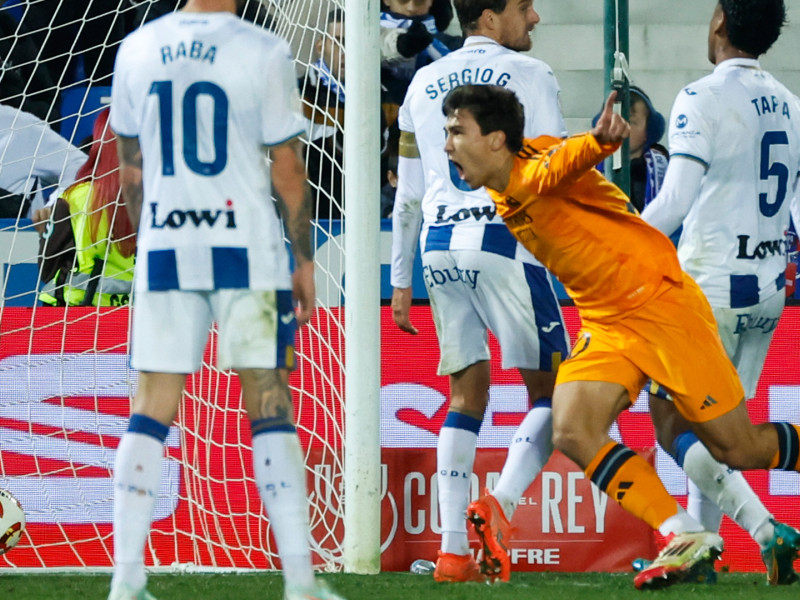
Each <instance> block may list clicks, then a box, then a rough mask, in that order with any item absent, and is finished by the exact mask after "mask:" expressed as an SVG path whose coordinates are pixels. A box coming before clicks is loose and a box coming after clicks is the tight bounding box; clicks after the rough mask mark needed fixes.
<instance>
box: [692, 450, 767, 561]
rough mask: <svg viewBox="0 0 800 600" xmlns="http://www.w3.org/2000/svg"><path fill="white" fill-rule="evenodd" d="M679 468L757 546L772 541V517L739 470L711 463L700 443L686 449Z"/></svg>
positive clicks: (713, 461)
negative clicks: (749, 536) (747, 534)
mask: <svg viewBox="0 0 800 600" xmlns="http://www.w3.org/2000/svg"><path fill="white" fill-rule="evenodd" d="M682 466H683V470H684V471H686V474H687V475H688V476H689V478H690V479H691V480H692V481H693V482H694V483H695V485H696V486H697V488H698V489H699V490H700V491H702V493H703V495H705V496H706V497H707V498H708V499H709V500H711V501H712V502H714V503H715V504H716V505H717V506H719V507H720V509H722V512H724V513H725V514H726V515H728V517H730V518H731V519H732V520H733V521H734V522H735V523H737V524H738V525H739V526H740V527H741V528H742V529H744V530H745V531H747V532H748V533H749V534H750V535H751V536H752V537H753V539H755V541H756V542H757V543H758V544H760V545H761V546H764V545H766V544H767V543H768V542H769V541H770V539H772V533H773V527H772V525H771V523H770V519H771V518H772V515H771V514H770V513H769V511H768V510H767V509H766V507H765V506H764V505H763V504H762V503H761V500H759V498H758V496H756V494H755V492H753V490H752V488H751V487H750V485H749V484H748V483H747V480H746V479H745V478H744V476H743V475H742V474H741V473H740V472H739V471H734V470H733V469H729V468H728V467H727V465H724V464H722V463H719V462H717V461H716V460H714V457H713V456H711V453H710V452H709V451H708V449H707V448H706V447H705V446H704V445H703V444H702V443H700V442H696V443H694V444H692V445H691V446H690V447H689V449H688V450H687V451H686V454H685V456H684V459H683V465H682ZM712 531H714V530H712Z"/></svg>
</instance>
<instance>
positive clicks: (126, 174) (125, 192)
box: [117, 135, 144, 231]
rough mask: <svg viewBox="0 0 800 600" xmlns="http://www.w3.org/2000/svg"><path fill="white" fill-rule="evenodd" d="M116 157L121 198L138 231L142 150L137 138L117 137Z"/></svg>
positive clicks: (141, 189) (141, 195)
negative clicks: (117, 158) (117, 159)
mask: <svg viewBox="0 0 800 600" xmlns="http://www.w3.org/2000/svg"><path fill="white" fill-rule="evenodd" d="M117 155H118V156H119V182H120V187H121V188H122V197H123V198H124V199H125V206H126V208H127V209H128V217H130V220H131V224H132V225H133V228H134V229H135V230H136V231H138V230H139V219H140V218H141V216H142V198H143V195H144V194H143V188H142V149H141V148H140V147H139V138H136V137H124V136H121V135H118V136H117Z"/></svg>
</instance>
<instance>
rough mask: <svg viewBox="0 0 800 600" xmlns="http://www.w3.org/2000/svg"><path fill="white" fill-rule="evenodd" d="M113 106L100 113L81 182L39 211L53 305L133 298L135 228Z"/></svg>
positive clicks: (42, 261)
mask: <svg viewBox="0 0 800 600" xmlns="http://www.w3.org/2000/svg"><path fill="white" fill-rule="evenodd" d="M108 114H109V111H108V109H107V108H106V109H104V110H103V111H101V112H100V114H99V115H98V116H97V119H96V120H95V123H94V130H93V141H92V146H91V149H90V150H89V158H88V159H87V161H86V162H85V163H84V164H83V166H82V167H81V168H80V169H79V170H78V173H77V176H76V181H75V183H73V184H72V185H71V186H69V187H68V188H67V189H66V190H65V191H64V192H63V193H62V194H61V195H60V197H59V198H58V199H57V200H56V201H55V203H51V204H49V205H48V206H46V207H45V208H43V209H40V210H38V211H36V212H35V213H34V218H33V220H34V224H35V226H36V229H37V230H38V231H39V233H40V236H41V241H40V247H39V265H40V269H41V280H42V282H44V287H43V289H42V291H41V292H40V293H39V300H40V301H41V302H42V303H43V304H45V305H50V306H120V305H123V304H128V302H129V300H130V293H131V284H132V281H133V265H134V259H135V252H136V232H135V231H134V229H133V226H132V225H131V222H130V219H129V218H128V213H127V210H126V209H125V204H124V202H123V201H122V199H121V196H120V194H119V189H120V184H119V173H118V171H119V160H118V158H117V151H116V146H115V141H114V133H113V131H112V130H111V128H110V127H109V126H108Z"/></svg>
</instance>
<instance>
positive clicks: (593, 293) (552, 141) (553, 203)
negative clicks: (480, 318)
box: [489, 134, 683, 321]
mask: <svg viewBox="0 0 800 600" xmlns="http://www.w3.org/2000/svg"><path fill="white" fill-rule="evenodd" d="M616 148H617V146H616V145H605V146H601V145H600V144H599V143H598V142H597V140H596V139H595V137H594V136H593V135H591V134H584V135H579V136H574V137H571V138H567V139H566V140H559V139H557V138H553V137H549V136H541V137H538V138H536V139H526V140H524V144H523V148H522V150H521V151H520V152H519V154H518V155H517V156H516V157H515V159H514V168H513V170H512V171H511V179H510V180H509V184H508V187H507V188H506V189H505V190H504V191H503V192H497V191H495V190H491V189H490V190H489V194H490V195H491V197H492V199H493V200H494V202H495V203H496V204H497V211H498V214H500V215H501V216H502V217H503V219H504V220H505V223H506V225H507V226H508V228H509V229H510V230H511V232H512V233H513V234H514V236H515V237H516V238H517V239H518V240H519V241H520V242H522V244H523V245H524V246H525V247H526V248H527V249H528V250H530V251H531V252H532V253H533V254H534V255H535V256H536V258H538V259H539V260H540V261H541V262H542V264H544V266H545V267H547V268H548V269H549V270H550V272H551V273H552V274H553V275H555V276H556V277H557V278H558V280H559V281H561V283H562V284H563V285H564V287H565V288H566V290H567V293H568V294H569V295H570V297H571V298H572V299H573V301H574V302H575V306H576V307H577V308H578V309H579V311H580V313H581V315H582V317H583V318H584V319H593V320H600V321H611V320H616V318H619V317H621V316H623V315H625V314H626V313H629V312H630V311H632V310H635V309H636V308H637V307H639V306H641V305H642V304H644V303H645V302H646V301H647V300H648V299H649V298H651V297H652V296H653V295H654V294H655V293H656V292H657V291H658V290H659V288H660V286H661V284H662V283H663V280H664V279H667V280H669V281H672V282H675V283H678V284H679V283H680V282H681V281H682V277H683V275H682V272H681V267H680V264H679V263H678V256H677V254H676V252H675V247H674V246H673V245H672V242H671V241H670V240H669V239H668V238H667V237H666V236H665V235H664V234H662V233H661V232H660V231H658V230H657V229H655V228H653V227H651V226H650V225H648V224H647V223H645V222H644V221H643V220H642V219H641V218H640V217H639V215H638V213H637V212H636V209H635V208H634V207H633V205H632V204H631V203H630V200H629V199H628V197H627V196H626V195H625V194H624V193H623V192H622V190H620V189H619V188H618V187H617V186H615V185H614V184H613V183H611V182H609V181H608V180H606V179H605V178H604V177H603V176H602V175H601V174H600V173H599V172H598V171H597V169H595V168H594V165H596V164H597V163H598V162H600V161H601V160H602V159H603V158H605V157H606V156H608V155H610V154H611V153H613V152H614V150H616Z"/></svg>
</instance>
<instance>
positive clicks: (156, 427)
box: [128, 415, 169, 442]
mask: <svg viewBox="0 0 800 600" xmlns="http://www.w3.org/2000/svg"><path fill="white" fill-rule="evenodd" d="M128 432H129V433H143V434H144V435H149V436H150V437H152V438H155V439H157V440H158V441H159V442H163V441H164V440H165V439H167V434H168V433H169V426H168V425H164V424H163V423H159V422H158V421H156V420H155V419H151V418H150V417H147V416H145V415H131V420H130V421H129V422H128Z"/></svg>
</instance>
